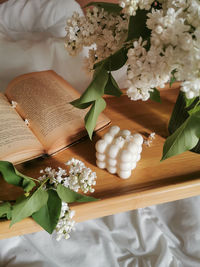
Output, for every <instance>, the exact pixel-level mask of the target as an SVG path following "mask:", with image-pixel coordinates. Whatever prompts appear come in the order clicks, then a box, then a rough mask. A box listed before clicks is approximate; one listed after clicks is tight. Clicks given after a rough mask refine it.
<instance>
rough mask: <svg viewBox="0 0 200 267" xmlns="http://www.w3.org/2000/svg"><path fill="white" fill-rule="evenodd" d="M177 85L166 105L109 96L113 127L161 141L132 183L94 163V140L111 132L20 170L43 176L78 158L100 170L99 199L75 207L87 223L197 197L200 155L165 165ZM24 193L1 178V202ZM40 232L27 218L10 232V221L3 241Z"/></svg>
mask: <svg viewBox="0 0 200 267" xmlns="http://www.w3.org/2000/svg"><path fill="white" fill-rule="evenodd" d="M175 86H176V87H177V84H176V85H174V87H173V89H169V88H167V90H162V91H161V96H162V103H161V104H159V103H155V102H153V101H148V102H142V101H137V102H133V101H130V100H129V99H128V98H127V96H125V95H124V96H122V97H120V98H115V97H107V99H106V101H107V108H106V114H107V115H108V116H109V117H110V118H111V120H112V123H113V125H119V126H120V128H121V129H129V130H131V131H132V132H134V131H136V132H140V133H142V134H143V135H144V136H147V135H148V134H149V133H151V132H152V131H155V132H156V139H155V140H154V141H153V144H152V146H151V147H145V146H144V148H143V151H142V159H141V160H140V162H139V163H138V165H137V167H136V169H135V170H134V171H133V172H132V176H131V178H130V179H127V180H122V179H120V178H118V177H117V176H116V175H111V174H109V173H108V172H107V171H106V170H101V169H98V168H97V167H96V165H95V147H94V146H95V142H96V141H97V140H98V139H99V138H100V137H101V136H102V135H103V134H104V133H105V132H106V130H104V131H102V132H100V133H98V134H96V136H95V137H94V140H93V141H92V142H91V141H90V140H89V139H87V140H85V141H83V142H81V143H79V144H76V145H74V146H72V147H70V148H69V149H67V150H65V151H63V152H61V153H58V154H57V155H55V156H54V157H50V158H46V159H41V158H40V159H36V160H33V161H30V162H27V163H25V164H20V165H18V166H17V168H18V170H19V171H21V172H23V173H25V174H27V175H30V176H32V177H38V176H39V175H38V174H39V170H40V169H42V168H45V167H46V166H52V167H58V166H61V167H64V162H66V161H67V160H69V159H70V158H72V157H75V158H78V159H80V160H82V161H84V162H85V164H86V165H87V166H88V167H90V168H91V169H92V170H94V171H96V172H97V176H98V178H97V185H96V187H95V193H94V194H93V196H94V197H97V198H100V199H101V200H100V201H98V202H90V203H83V204H74V205H72V209H74V210H75V211H76V217H75V219H76V221H77V222H79V221H85V220H88V219H93V218H98V217H101V216H106V215H110V214H114V213H118V212H122V211H128V210H132V209H137V208H141V207H145V206H150V205H154V204H159V203H165V202H169V201H174V200H177V199H183V198H187V197H191V196H195V195H198V194H199V192H200V164H199V163H200V156H199V155H198V154H195V153H192V152H185V153H183V154H181V155H178V156H175V157H172V158H170V159H167V160H165V161H164V162H160V159H161V156H162V147H163V143H164V141H165V138H166V136H167V124H168V121H169V118H170V114H171V112H172V109H173V106H174V102H175V99H176V96H177V94H178V88H177V89H176V88H175ZM21 193H22V191H21V190H20V189H16V188H15V187H13V186H10V185H8V184H6V183H5V182H4V181H3V180H2V179H1V180H0V199H1V200H14V199H16V197H17V196H19V195H20V194H21ZM40 230H41V228H40V226H38V225H37V224H36V223H35V222H34V221H33V220H32V219H30V218H28V219H25V220H23V221H22V222H19V223H17V224H16V225H14V226H12V228H10V229H9V222H8V221H4V222H1V223H0V239H2V238H8V237H11V236H14V235H20V234H25V233H31V232H35V231H40Z"/></svg>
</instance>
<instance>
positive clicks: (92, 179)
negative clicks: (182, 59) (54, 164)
mask: <svg viewBox="0 0 200 267" xmlns="http://www.w3.org/2000/svg"><path fill="white" fill-rule="evenodd" d="M66 165H67V166H69V171H68V172H67V171H66V170H64V169H62V168H60V167H58V170H56V169H52V168H51V167H47V168H45V169H44V170H41V171H40V173H41V174H42V175H41V176H40V177H39V178H38V180H39V181H41V182H43V181H45V180H46V179H49V180H48V184H49V185H50V186H53V187H55V188H56V187H57V185H58V184H62V185H64V186H65V187H67V188H70V189H71V190H73V191H75V192H78V191H79V190H81V191H82V192H83V193H88V192H90V193H93V192H94V188H93V186H94V185H96V178H97V176H96V173H95V172H92V170H91V169H90V168H87V167H86V166H85V164H84V163H83V162H82V161H80V160H78V159H75V158H72V159H71V160H69V161H67V162H66ZM44 188H46V185H44Z"/></svg>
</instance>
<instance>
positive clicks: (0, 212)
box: [0, 202, 12, 220]
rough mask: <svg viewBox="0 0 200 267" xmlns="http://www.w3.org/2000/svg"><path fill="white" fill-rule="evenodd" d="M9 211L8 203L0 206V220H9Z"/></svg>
mask: <svg viewBox="0 0 200 267" xmlns="http://www.w3.org/2000/svg"><path fill="white" fill-rule="evenodd" d="M11 210H12V206H11V204H10V203H9V202H4V203H2V204H0V218H7V219H8V220H10V219H11V217H12V216H11Z"/></svg>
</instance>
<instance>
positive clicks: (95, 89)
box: [71, 64, 108, 108]
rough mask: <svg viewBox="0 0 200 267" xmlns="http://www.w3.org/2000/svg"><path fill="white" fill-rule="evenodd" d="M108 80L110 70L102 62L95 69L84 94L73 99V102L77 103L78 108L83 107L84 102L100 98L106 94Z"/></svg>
mask: <svg viewBox="0 0 200 267" xmlns="http://www.w3.org/2000/svg"><path fill="white" fill-rule="evenodd" d="M107 81H108V72H107V70H106V69H105V68H104V64H102V65H100V66H99V67H98V68H97V69H96V70H95V73H94V76H93V80H92V82H91V83H90V85H89V86H88V88H87V89H86V91H85V92H84V93H83V94H82V96H81V97H80V98H79V99H76V100H74V101H72V102H71V104H72V105H75V106H76V107H78V108H83V104H86V103H87V104H88V103H91V102H92V101H94V100H97V99H99V98H100V97H101V96H102V95H103V94H104V88H105V85H106V83H107ZM87 104H86V107H87ZM88 105H89V104H88ZM84 108H85V106H84Z"/></svg>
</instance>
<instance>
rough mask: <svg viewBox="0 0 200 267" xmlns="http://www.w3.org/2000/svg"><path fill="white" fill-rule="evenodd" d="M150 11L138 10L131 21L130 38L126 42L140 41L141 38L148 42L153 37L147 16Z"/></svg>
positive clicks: (129, 27)
mask: <svg viewBox="0 0 200 267" xmlns="http://www.w3.org/2000/svg"><path fill="white" fill-rule="evenodd" d="M148 12H149V11H147V10H144V9H142V10H141V9H138V10H137V11H136V15H135V16H131V17H130V19H129V26H128V36H127V40H126V41H131V40H135V39H139V37H140V36H141V37H142V39H143V40H148V39H149V38H150V35H151V30H149V29H148V28H147V25H146V21H147V18H148V17H147V14H148Z"/></svg>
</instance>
